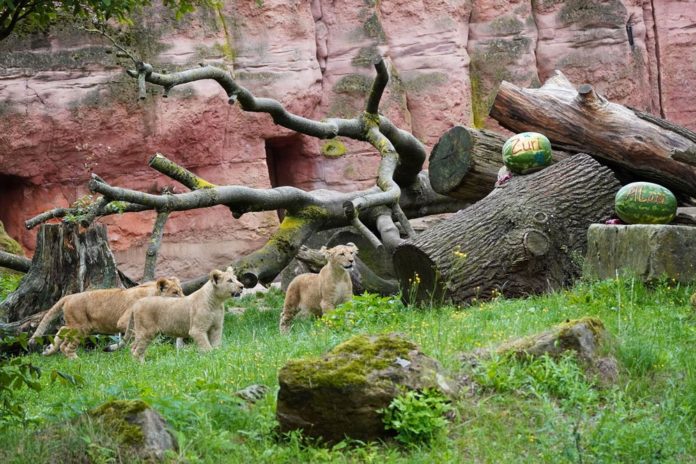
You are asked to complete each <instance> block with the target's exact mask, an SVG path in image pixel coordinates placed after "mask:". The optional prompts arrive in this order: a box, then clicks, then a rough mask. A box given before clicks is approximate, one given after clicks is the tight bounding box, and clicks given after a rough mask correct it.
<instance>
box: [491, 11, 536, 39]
mask: <svg viewBox="0 0 696 464" xmlns="http://www.w3.org/2000/svg"><path fill="white" fill-rule="evenodd" d="M530 18H531V16H530ZM490 28H491V30H492V31H493V32H495V33H496V34H499V35H514V34H519V33H520V32H522V30H523V29H524V23H523V22H522V21H520V20H519V19H517V18H515V17H514V16H503V17H501V18H497V19H494V20H493V21H491V25H490Z"/></svg>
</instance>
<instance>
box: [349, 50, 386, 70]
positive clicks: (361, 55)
mask: <svg viewBox="0 0 696 464" xmlns="http://www.w3.org/2000/svg"><path fill="white" fill-rule="evenodd" d="M379 56H380V54H379V49H377V47H376V46H374V45H370V46H369V47H363V48H361V49H360V50H358V54H357V55H355V56H354V57H353V59H352V60H350V64H352V65H353V66H355V67H356V68H372V65H373V64H374V62H375V60H376V59H377V57H379Z"/></svg>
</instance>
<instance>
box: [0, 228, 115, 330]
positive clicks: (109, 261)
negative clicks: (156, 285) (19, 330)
mask: <svg viewBox="0 0 696 464" xmlns="http://www.w3.org/2000/svg"><path fill="white" fill-rule="evenodd" d="M119 286H121V280H120V278H119V275H118V270H117V269H116V261H115V260H114V256H113V254H112V253H111V249H110V248H109V245H108V241H107V237H106V226H104V225H102V224H93V225H91V226H90V227H89V228H87V229H84V230H80V227H79V226H78V225H77V224H70V223H60V224H43V225H42V226H41V229H40V230H39V233H38V236H37V238H36V251H35V253H34V258H33V259H32V262H31V267H30V268H29V271H28V272H27V274H26V275H25V276H24V277H23V278H22V280H21V282H20V284H19V288H17V290H16V291H14V292H13V293H11V294H10V295H8V296H7V299H6V300H5V301H3V302H2V304H0V318H2V319H4V320H5V321H7V322H14V321H19V320H21V319H25V318H27V317H28V316H31V315H33V314H36V313H38V312H40V311H44V310H46V309H48V308H50V307H51V306H53V304H55V302H56V301H58V300H59V299H60V298H61V297H62V296H64V295H69V294H71V293H76V292H82V291H84V290H90V289H97V288H109V287H119Z"/></svg>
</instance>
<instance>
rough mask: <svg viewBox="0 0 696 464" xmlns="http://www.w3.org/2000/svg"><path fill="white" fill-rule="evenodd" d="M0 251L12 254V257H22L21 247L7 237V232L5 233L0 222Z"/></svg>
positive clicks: (3, 226)
mask: <svg viewBox="0 0 696 464" xmlns="http://www.w3.org/2000/svg"><path fill="white" fill-rule="evenodd" d="M0 251H4V252H6V253H12V254H13V255H19V256H24V250H23V249H22V246H21V245H20V244H19V242H17V240H15V239H13V238H12V237H10V236H9V234H8V233H7V231H5V225H4V224H3V223H2V221H0Z"/></svg>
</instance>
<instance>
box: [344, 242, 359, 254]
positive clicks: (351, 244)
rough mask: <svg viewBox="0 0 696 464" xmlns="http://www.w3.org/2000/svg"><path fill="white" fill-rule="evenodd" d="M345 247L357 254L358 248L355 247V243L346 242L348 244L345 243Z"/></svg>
mask: <svg viewBox="0 0 696 464" xmlns="http://www.w3.org/2000/svg"><path fill="white" fill-rule="evenodd" d="M346 246H347V247H351V248H352V249H353V253H357V252H358V247H357V246H356V245H355V243H353V242H348V243H346Z"/></svg>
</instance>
